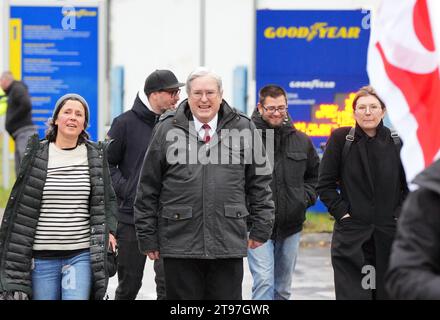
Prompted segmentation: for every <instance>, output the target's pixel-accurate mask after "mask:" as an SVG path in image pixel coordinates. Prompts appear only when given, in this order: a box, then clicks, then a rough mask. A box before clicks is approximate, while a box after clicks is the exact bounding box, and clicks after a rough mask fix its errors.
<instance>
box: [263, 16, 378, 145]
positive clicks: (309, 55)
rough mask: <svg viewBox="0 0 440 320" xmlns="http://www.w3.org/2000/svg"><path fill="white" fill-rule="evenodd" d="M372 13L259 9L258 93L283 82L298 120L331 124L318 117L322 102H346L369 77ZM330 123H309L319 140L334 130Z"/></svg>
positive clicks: (316, 141) (293, 113)
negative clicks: (348, 96) (267, 86)
mask: <svg viewBox="0 0 440 320" xmlns="http://www.w3.org/2000/svg"><path fill="white" fill-rule="evenodd" d="M367 19H369V12H368V11H361V10H325V11H303V10H296V11H288V10H258V11H257V52H256V82H257V93H258V90H260V89H261V87H263V86H264V85H266V84H268V83H274V84H278V85H280V86H282V87H283V88H284V89H285V90H286V91H287V93H288V100H289V101H288V103H289V112H290V114H291V116H292V118H293V121H294V122H298V121H302V122H306V123H307V124H310V123H315V124H316V123H318V124H319V123H322V124H325V123H327V124H330V123H331V121H328V119H317V118H316V117H315V111H316V109H317V108H318V107H319V105H320V104H334V103H336V102H338V101H339V103H341V100H342V104H343V102H344V99H341V97H343V96H344V95H347V94H348V93H350V92H355V91H357V89H359V88H360V87H361V86H364V85H367V84H368V83H369V80H368V75H367V71H366V63H367V49H368V41H369V37H370V30H369V24H368V23H367V22H368V21H367ZM257 97H258V94H257ZM343 109H344V105H340V111H343ZM324 127H325V126H323V127H322V128H321V129H322V130H318V129H319V126H316V125H315V126H308V127H307V128H308V129H309V130H308V131H307V133H309V134H310V135H311V137H312V140H313V141H314V142H315V144H316V146H318V145H319V144H320V143H321V142H323V141H326V139H327V137H328V135H329V132H328V130H325V129H324ZM334 127H335V126H333V128H334ZM314 128H315V129H316V130H314ZM325 128H327V129H329V128H330V127H329V126H326V127H325ZM299 129H300V130H301V129H302V128H299ZM305 129H306V128H305ZM304 131H306V130H304Z"/></svg>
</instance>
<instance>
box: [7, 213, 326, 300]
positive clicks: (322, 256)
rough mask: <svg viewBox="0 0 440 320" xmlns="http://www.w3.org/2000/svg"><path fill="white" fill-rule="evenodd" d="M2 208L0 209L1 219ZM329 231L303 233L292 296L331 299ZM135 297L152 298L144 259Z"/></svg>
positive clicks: (247, 295)
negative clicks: (143, 268)
mask: <svg viewBox="0 0 440 320" xmlns="http://www.w3.org/2000/svg"><path fill="white" fill-rule="evenodd" d="M2 216H3V209H0V221H1V219H2ZM330 239H331V236H330V234H325V233H322V234H305V235H303V236H302V240H301V248H300V251H299V254H298V259H297V264H296V269H295V272H294V275H293V283H292V292H293V294H292V297H291V299H292V300H334V299H335V293H334V286H333V270H332V266H331V261H330V247H329V243H330ZM244 264H245V269H244V279H243V299H245V300H250V299H251V292H252V276H251V274H250V271H249V267H248V264H247V259H244ZM117 284H118V280H117V275H116V276H114V277H113V278H111V279H110V282H109V288H108V293H109V297H110V299H113V297H114V293H115V290H116V287H117ZM137 299H138V300H155V299H156V284H155V283H154V270H153V262H152V261H151V260H148V259H147V263H146V266H145V271H144V279H143V284H142V288H141V290H140V292H139V294H138V297H137Z"/></svg>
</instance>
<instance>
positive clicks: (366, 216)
mask: <svg viewBox="0 0 440 320" xmlns="http://www.w3.org/2000/svg"><path fill="white" fill-rule="evenodd" d="M349 131H350V128H349V127H344V128H339V129H337V130H335V131H334V132H333V133H332V135H331V136H330V139H329V141H328V144H327V147H326V149H325V152H324V156H323V158H322V161H321V166H320V169H319V181H318V187H317V190H318V194H319V196H320V198H321V200H322V201H323V202H324V204H325V205H326V206H327V208H328V210H329V212H330V214H332V215H333V216H334V217H335V219H336V222H335V225H334V229H333V238H332V248H331V256H332V266H333V270H334V278H335V293H336V299H373V298H376V299H387V298H388V296H387V294H386V291H385V288H384V283H385V281H384V275H385V272H386V270H387V268H388V260H389V256H390V252H391V245H392V242H393V238H394V234H395V231H396V219H397V217H398V216H399V214H400V208H401V205H402V202H403V200H404V198H405V196H406V194H407V192H408V188H407V185H406V181H405V174H404V171H403V167H402V163H401V161H400V157H399V150H398V149H397V146H396V145H395V144H394V141H393V139H392V137H391V131H390V130H389V129H388V128H386V127H385V126H383V123H382V122H381V123H380V124H379V126H378V127H377V134H376V136H375V137H373V138H370V137H369V136H368V135H367V134H365V132H364V131H363V130H362V129H361V128H360V127H359V126H358V125H356V130H355V137H354V141H353V143H352V144H351V147H350V150H349V152H348V154H347V156H346V158H345V159H342V151H343V148H344V145H345V141H346V135H347V134H348V133H349ZM347 213H349V214H350V217H349V218H344V219H341V217H343V216H344V215H345V214H347ZM366 266H373V267H374V268H375V273H374V275H375V294H374V295H373V291H372V288H371V287H370V286H366V287H364V284H365V283H364V282H365V278H364V276H366V275H365V272H367V273H368V271H365V270H364V267H366ZM368 274H369V275H370V273H368Z"/></svg>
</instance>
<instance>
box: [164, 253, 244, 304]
mask: <svg viewBox="0 0 440 320" xmlns="http://www.w3.org/2000/svg"><path fill="white" fill-rule="evenodd" d="M163 260H164V270H165V278H166V292H167V299H170V300H241V299H242V295H241V292H242V282H243V259H242V258H238V259H177V258H176V259H175V258H164V259H163Z"/></svg>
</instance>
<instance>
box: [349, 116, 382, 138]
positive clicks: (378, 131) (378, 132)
mask: <svg viewBox="0 0 440 320" xmlns="http://www.w3.org/2000/svg"><path fill="white" fill-rule="evenodd" d="M386 134H387V133H386V130H385V126H384V124H383V120H380V122H379V124H378V125H377V128H376V137H379V138H383V137H385V136H386ZM355 136H358V138H365V139H368V138H370V137H369V136H368V135H367V134H366V133H365V131H364V130H362V128H361V127H360V126H359V124H358V123H357V122H356V126H355Z"/></svg>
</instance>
